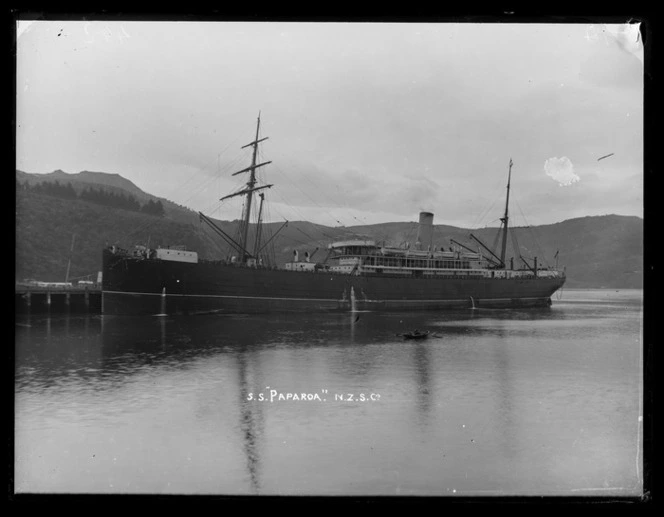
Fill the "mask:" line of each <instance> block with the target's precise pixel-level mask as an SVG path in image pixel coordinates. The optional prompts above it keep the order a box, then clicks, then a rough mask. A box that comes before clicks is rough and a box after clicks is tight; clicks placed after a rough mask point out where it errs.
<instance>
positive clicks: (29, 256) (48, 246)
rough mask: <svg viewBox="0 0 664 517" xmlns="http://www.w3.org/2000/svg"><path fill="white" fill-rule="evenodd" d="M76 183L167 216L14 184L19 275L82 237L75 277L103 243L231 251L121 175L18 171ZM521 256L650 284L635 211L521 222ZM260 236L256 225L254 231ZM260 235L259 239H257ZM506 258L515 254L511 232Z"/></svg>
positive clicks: (292, 227) (439, 233)
mask: <svg viewBox="0 0 664 517" xmlns="http://www.w3.org/2000/svg"><path fill="white" fill-rule="evenodd" d="M56 180H57V181H58V182H60V183H67V182H70V183H71V184H72V186H73V187H74V189H75V190H77V191H78V192H80V191H81V190H83V189H84V188H85V187H86V186H94V187H95V188H103V189H104V190H111V191H116V192H124V193H127V194H131V195H132V196H134V197H135V198H136V199H138V200H140V201H141V202H142V203H145V202H146V200H148V201H149V200H159V201H161V203H163V205H164V208H165V215H164V216H163V217H157V216H154V215H148V214H144V213H140V212H135V211H130V210H123V209H119V208H110V207H105V206H101V205H99V204H95V203H93V202H90V201H89V200H84V199H61V198H58V197H54V196H51V195H45V194H42V193H36V192H33V191H29V190H28V191H26V190H17V198H16V271H15V276H16V279H26V278H33V279H39V280H45V281H63V280H64V277H65V274H66V269H67V263H68V259H69V256H70V248H71V244H72V236H73V235H74V234H75V235H76V236H75V241H74V253H73V255H72V260H71V270H70V278H77V277H83V276H86V275H96V272H97V271H99V270H100V269H101V249H102V248H103V247H104V246H105V245H110V244H116V245H119V246H122V247H130V246H133V245H134V244H147V243H148V242H149V243H150V245H151V246H155V245H164V246H165V245H186V246H187V247H188V248H189V249H194V250H197V251H198V252H199V255H200V256H201V258H211V259H212V258H219V257H226V256H228V254H229V249H228V246H227V245H226V243H224V242H223V241H222V240H221V239H220V238H219V237H218V236H217V235H215V233H214V232H213V231H212V230H211V229H210V228H208V227H207V225H205V224H203V223H202V222H200V221H199V217H198V214H197V213H196V212H194V211H192V210H189V209H186V208H184V207H180V206H179V205H176V204H175V203H171V202H170V201H168V200H165V199H161V198H157V197H156V196H152V195H150V194H147V193H145V192H143V191H142V190H140V189H139V188H138V187H136V185H134V184H133V183H131V182H130V181H128V180H126V179H124V178H122V177H121V176H118V175H107V174H104V173H90V172H83V173H79V174H76V175H75V174H66V173H63V172H61V171H56V172H54V173H51V174H47V175H33V174H26V173H23V172H20V171H17V181H18V182H20V183H28V184H34V183H35V182H41V181H53V182H54V181H56ZM216 224H218V225H219V226H220V227H221V228H222V229H223V230H224V231H225V232H226V233H228V234H230V235H234V234H235V232H236V230H237V221H235V222H231V221H216ZM281 226H282V223H271V224H268V225H265V230H264V234H263V235H264V236H268V235H271V234H272V233H273V232H275V231H276V230H277V229H278V228H280V227H281ZM417 228H418V225H417V223H415V222H411V223H383V224H377V225H366V226H354V227H347V228H331V227H327V226H322V225H317V224H313V223H309V222H304V221H299V222H290V223H289V224H288V226H287V227H285V228H283V229H282V230H281V232H280V233H279V235H278V236H277V237H276V238H275V239H274V240H273V243H274V245H275V246H274V248H275V255H276V263H277V264H282V263H284V262H286V261H287V260H289V259H290V257H291V256H292V253H293V250H294V249H297V250H299V251H300V253H304V251H309V252H310V253H312V252H314V251H316V249H317V248H318V251H316V253H317V254H316V256H315V259H316V260H322V259H324V258H325V255H326V249H325V248H326V246H327V244H328V243H329V242H331V241H334V240H341V239H350V238H367V239H374V240H376V241H379V242H382V241H385V242H386V243H388V244H392V245H400V244H401V243H405V242H410V243H414V242H415V241H416V239H417ZM496 231H497V230H496V229H495V228H493V229H481V230H477V231H476V232H473V234H474V235H476V236H477V237H478V238H480V239H481V240H482V241H483V242H484V243H486V244H487V245H489V246H490V245H491V244H493V242H494V239H495V235H496ZM514 232H515V235H516V240H517V241H518V245H519V247H520V249H521V254H522V255H524V256H525V257H528V258H529V259H531V260H532V258H533V257H535V256H537V257H538V260H539V261H540V262H541V263H548V264H554V263H555V259H554V256H555V254H556V251H558V252H559V256H558V261H559V262H558V263H559V265H561V266H563V265H564V266H566V268H567V274H568V282H567V284H566V287H572V288H574V287H576V288H584V287H585V288H591V287H607V288H640V287H642V285H643V220H642V219H640V218H638V217H625V216H617V215H607V216H601V217H584V218H577V219H570V220H567V221H563V222H561V223H556V224H552V225H544V226H539V227H533V228H515V229H514ZM469 233H470V232H469V231H468V230H465V229H461V228H456V227H452V226H446V225H436V226H435V227H434V237H433V241H434V245H435V246H436V247H439V246H444V247H445V248H447V247H449V246H450V239H454V240H456V241H458V242H461V243H463V244H464V245H467V246H469V247H471V248H472V249H477V248H478V245H477V244H476V243H474V242H473V241H471V240H469V238H468V235H469ZM250 236H253V229H252V231H250ZM250 238H253V237H250ZM508 242H509V246H508V251H507V256H508V257H510V256H516V254H515V253H514V251H513V249H512V239H508Z"/></svg>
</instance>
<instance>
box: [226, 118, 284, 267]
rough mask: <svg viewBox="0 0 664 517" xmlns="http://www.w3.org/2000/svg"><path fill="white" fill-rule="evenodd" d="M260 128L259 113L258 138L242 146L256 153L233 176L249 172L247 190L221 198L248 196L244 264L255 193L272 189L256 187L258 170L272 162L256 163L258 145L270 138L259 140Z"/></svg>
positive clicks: (243, 235)
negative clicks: (247, 164)
mask: <svg viewBox="0 0 664 517" xmlns="http://www.w3.org/2000/svg"><path fill="white" fill-rule="evenodd" d="M260 127H261V114H260V112H259V113H258V122H257V123H256V138H255V139H254V141H253V142H250V143H248V144H247V145H244V146H242V149H244V148H245V147H249V146H253V148H254V151H253V154H252V157H251V165H250V166H249V167H247V168H246V169H242V170H241V171H238V172H236V173H234V174H233V176H237V175H238V174H241V173H243V172H249V173H250V174H249V181H247V188H245V189H244V190H241V191H240V192H236V193H235V194H231V195H229V196H224V197H222V198H221V200H224V199H227V198H229V197H235V196H239V195H246V196H247V201H246V202H245V213H244V217H243V219H242V240H241V242H240V244H241V245H242V248H244V253H243V256H242V262H246V261H247V259H248V258H249V257H250V255H249V252H248V251H247V250H248V249H249V242H248V240H247V239H248V235H249V220H250V217H251V202H252V200H253V197H254V192H256V191H257V190H262V189H264V188H270V187H271V186H272V185H264V186H262V187H256V169H258V167H262V166H263V165H267V164H269V163H272V162H263V163H258V164H257V163H256V157H257V155H258V144H259V143H260V142H263V141H264V140H267V139H268V137H265V138H261V139H259V138H258V134H259V132H260Z"/></svg>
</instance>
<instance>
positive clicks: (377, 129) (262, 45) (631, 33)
mask: <svg viewBox="0 0 664 517" xmlns="http://www.w3.org/2000/svg"><path fill="white" fill-rule="evenodd" d="M643 70H644V68H643V47H642V45H641V41H640V38H639V32H638V25H586V24H556V25H540V24H452V23H450V24H416V23H404V24H360V23H324V24H316V23H275V22H269V23H216V22H191V23H190V22H128V21H122V22H104V21H95V22H75V21H63V22H58V21H47V22H42V21H37V22H29V21H22V22H19V26H18V41H17V103H16V108H17V114H16V115H17V119H16V122H17V155H16V164H17V168H18V169H20V170H23V171H25V172H31V173H48V172H52V171H54V170H56V169H62V170H64V171H65V172H68V173H76V172H80V171H82V170H90V171H99V172H108V173H117V174H120V175H121V176H123V177H125V178H127V179H129V180H131V181H133V182H134V183H135V184H136V185H137V186H138V187H140V188H141V189H143V190H145V191H147V192H149V193H152V194H155V195H158V196H162V197H165V198H167V199H170V200H172V201H175V202H177V203H180V204H182V205H185V206H187V207H189V208H192V209H195V210H202V211H204V212H205V213H207V214H208V215H211V216H213V217H217V218H221V219H236V218H238V217H239V214H240V210H241V204H240V201H239V200H229V201H225V202H221V203H220V202H218V199H219V198H220V197H221V196H223V195H226V194H228V193H230V192H233V191H235V190H238V189H239V188H241V186H242V182H243V181H246V180H247V177H246V174H243V175H239V176H235V177H233V176H231V174H232V173H233V172H236V171H238V170H240V169H242V168H244V167H246V166H247V165H248V164H249V162H250V159H251V154H250V150H248V149H244V150H241V149H240V148H241V147H242V146H243V145H245V144H247V143H249V142H250V141H252V140H253V137H254V132H255V125H256V118H257V116H258V112H259V111H260V112H261V135H262V136H268V137H269V140H267V141H266V142H264V144H261V159H262V160H272V162H273V163H272V164H271V165H268V166H267V167H264V168H262V169H261V180H262V181H264V182H265V183H273V184H274V187H272V189H270V190H269V191H267V194H266V197H267V198H268V199H269V200H270V205H269V206H270V211H269V216H270V218H271V219H272V220H275V221H279V220H284V219H288V220H291V221H292V220H309V221H313V222H316V223H320V224H324V225H329V226H338V225H339V224H343V225H347V226H350V225H355V224H364V223H367V224H371V223H379V222H389V221H415V220H417V217H418V213H419V211H421V210H428V211H432V212H434V214H435V219H434V222H435V223H436V224H451V225H455V226H461V227H467V228H474V227H478V226H479V227H481V226H485V225H496V224H498V222H497V218H498V217H500V216H501V211H502V210H503V203H504V194H505V184H506V181H507V173H508V164H509V160H510V158H512V160H513V161H514V166H513V169H512V197H511V200H512V201H513V203H511V214H512V216H513V217H512V221H513V222H514V224H526V223H528V224H533V225H539V224H548V223H555V222H559V221H563V220H565V219H570V218H573V217H581V216H585V215H602V214H621V215H638V216H642V215H643ZM611 153H613V154H612V156H609V157H607V158H603V159H600V158H602V157H603V156H606V155H609V154H611ZM524 216H525V218H524Z"/></svg>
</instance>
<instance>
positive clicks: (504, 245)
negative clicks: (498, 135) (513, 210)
mask: <svg viewBox="0 0 664 517" xmlns="http://www.w3.org/2000/svg"><path fill="white" fill-rule="evenodd" d="M511 180H512V158H510V169H509V173H508V175H507V199H506V200H505V216H504V217H501V218H500V220H501V222H502V223H503V242H502V245H501V248H500V261H501V262H502V263H503V268H507V266H506V265H505V251H506V250H507V222H508V220H509V215H508V209H509V204H510V182H511Z"/></svg>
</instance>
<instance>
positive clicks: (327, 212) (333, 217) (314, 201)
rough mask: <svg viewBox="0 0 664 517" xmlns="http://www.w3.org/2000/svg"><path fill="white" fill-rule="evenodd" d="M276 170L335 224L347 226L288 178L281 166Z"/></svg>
mask: <svg viewBox="0 0 664 517" xmlns="http://www.w3.org/2000/svg"><path fill="white" fill-rule="evenodd" d="M274 169H275V170H276V172H278V173H279V174H281V175H282V176H283V177H284V178H286V179H287V180H288V182H289V183H290V184H291V185H294V186H295V187H296V188H297V189H298V190H299V191H300V192H301V193H302V194H303V195H304V196H305V197H306V198H307V199H309V201H311V202H312V203H313V204H314V205H316V206H317V207H318V208H320V209H321V210H322V211H324V212H325V213H326V214H327V215H329V216H330V217H331V218H332V219H333V220H334V221H335V222H337V223H338V224H339V225H341V226H344V227H345V226H346V225H345V224H344V223H342V222H341V221H339V219H337V218H336V217H335V216H333V215H332V214H331V213H330V212H329V211H327V210H325V208H323V207H322V206H321V205H320V204H318V202H317V201H316V200H315V199H313V198H312V197H311V196H310V195H309V194H307V193H306V192H305V191H304V190H302V189H301V188H300V186H299V185H298V184H297V182H292V181H291V180H290V178H289V177H288V175H287V174H286V173H285V172H284V171H283V170H282V169H281V168H280V167H279V166H275V167H274ZM319 190H320V189H319Z"/></svg>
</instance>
